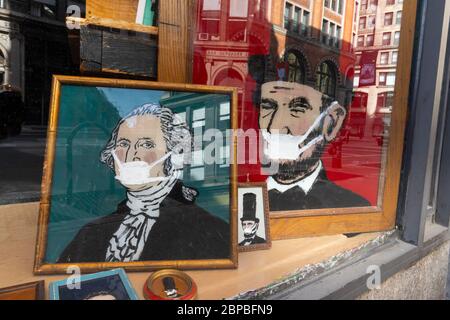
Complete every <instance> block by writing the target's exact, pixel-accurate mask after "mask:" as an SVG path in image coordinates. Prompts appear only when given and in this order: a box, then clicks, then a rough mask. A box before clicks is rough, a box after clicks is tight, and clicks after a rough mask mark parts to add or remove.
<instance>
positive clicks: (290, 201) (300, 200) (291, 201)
mask: <svg viewBox="0 0 450 320" xmlns="http://www.w3.org/2000/svg"><path fill="white" fill-rule="evenodd" d="M269 206H270V211H296V210H312V209H328V208H351V207H369V206H370V203H369V201H367V200H366V199H364V198H363V197H361V196H360V195H357V194H356V193H353V192H352V191H350V190H347V189H344V188H342V187H340V186H338V185H336V184H335V183H333V182H331V181H330V180H328V177H327V175H326V172H325V171H324V170H322V171H321V173H320V174H319V176H318V177H317V180H316V181H315V182H314V184H313V186H312V188H311V190H310V191H309V192H308V194H307V195H305V192H304V191H303V190H302V189H301V188H300V187H298V186H295V187H293V188H292V189H289V190H287V191H286V192H284V193H282V192H279V191H278V190H275V189H274V190H270V191H269Z"/></svg>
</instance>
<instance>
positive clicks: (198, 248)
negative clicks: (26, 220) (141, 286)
mask: <svg viewBox="0 0 450 320" xmlns="http://www.w3.org/2000/svg"><path fill="white" fill-rule="evenodd" d="M53 81H54V82H53V97H52V104H51V115H50V124H49V129H48V141H47V151H46V157H45V164H44V175H43V182H42V198H41V203H40V215H39V233H38V243H37V249H36V259H35V261H36V262H35V268H34V271H35V273H36V274H53V273H66V269H67V268H68V267H69V266H72V265H77V266H78V267H79V268H80V269H81V270H82V272H98V271H102V270H107V269H112V268H124V269H126V270H127V271H130V270H131V271H148V270H155V269H161V268H174V269H205V268H207V269H210V268H235V267H236V266H237V246H236V242H237V228H236V226H237V164H236V161H234V158H233V159H232V157H234V155H235V154H236V152H235V150H234V149H235V148H236V143H234V141H233V139H236V138H235V137H234V135H233V134H232V130H233V129H234V128H236V125H237V121H236V112H235V110H236V101H237V91H236V90H235V89H233V88H227V87H208V86H196V85H184V84H183V85H180V84H169V83H156V82H149V81H135V80H117V79H101V78H86V77H67V76H55V77H54V80H53ZM208 136H209V140H208ZM211 137H213V138H214V139H211ZM211 140H213V141H211ZM208 141H210V142H208Z"/></svg>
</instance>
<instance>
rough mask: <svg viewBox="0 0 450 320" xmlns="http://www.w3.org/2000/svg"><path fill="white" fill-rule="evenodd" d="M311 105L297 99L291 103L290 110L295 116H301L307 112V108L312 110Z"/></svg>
mask: <svg viewBox="0 0 450 320" xmlns="http://www.w3.org/2000/svg"><path fill="white" fill-rule="evenodd" d="M311 109H312V108H311V106H310V105H309V104H308V103H307V102H304V101H296V102H294V103H291V105H290V111H291V115H292V116H293V117H297V118H298V117H300V116H301V115H302V114H304V113H306V111H307V110H311Z"/></svg>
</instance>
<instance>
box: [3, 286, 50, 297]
mask: <svg viewBox="0 0 450 320" xmlns="http://www.w3.org/2000/svg"><path fill="white" fill-rule="evenodd" d="M0 300H45V282H44V281H37V282H30V283H25V284H20V285H16V286H13V287H8V288H3V289H0Z"/></svg>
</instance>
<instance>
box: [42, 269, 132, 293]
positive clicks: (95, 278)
mask: <svg viewBox="0 0 450 320" xmlns="http://www.w3.org/2000/svg"><path fill="white" fill-rule="evenodd" d="M49 290H50V300H139V298H138V295H137V294H136V291H135V290H134V289H133V287H132V285H131V283H130V280H129V279H128V277H127V275H126V274H125V271H124V270H123V269H114V270H109V271H103V272H98V273H93V274H88V275H83V276H81V277H80V278H79V280H77V281H76V282H75V281H72V280H67V279H66V280H60V281H56V282H52V283H50V286H49Z"/></svg>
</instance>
